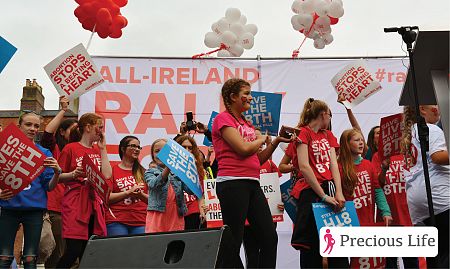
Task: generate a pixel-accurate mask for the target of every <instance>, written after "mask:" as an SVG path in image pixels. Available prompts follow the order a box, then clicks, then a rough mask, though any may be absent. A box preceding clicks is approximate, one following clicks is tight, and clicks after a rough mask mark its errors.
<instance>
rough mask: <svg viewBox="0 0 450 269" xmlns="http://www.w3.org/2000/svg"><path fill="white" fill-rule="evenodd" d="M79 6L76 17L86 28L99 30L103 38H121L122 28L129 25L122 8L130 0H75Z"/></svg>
mask: <svg viewBox="0 0 450 269" xmlns="http://www.w3.org/2000/svg"><path fill="white" fill-rule="evenodd" d="M75 2H77V3H78V4H79V6H78V7H77V8H76V9H75V11H74V14H75V17H77V18H78V21H79V22H80V23H81V25H82V26H83V28H84V29H86V30H88V31H91V32H94V31H95V32H97V34H98V36H99V37H101V38H107V37H111V38H119V37H121V36H122V28H124V27H125V26H127V24H128V21H127V19H126V18H125V17H124V16H122V14H120V8H121V7H124V6H126V4H127V3H128V0H75Z"/></svg>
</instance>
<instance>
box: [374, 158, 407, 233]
mask: <svg viewBox="0 0 450 269" xmlns="http://www.w3.org/2000/svg"><path fill="white" fill-rule="evenodd" d="M372 165H373V167H374V170H375V173H376V175H377V178H378V175H379V173H380V172H381V161H380V158H379V156H378V152H376V153H375V154H374V155H373V156H372ZM404 169H405V158H404V156H403V155H395V156H391V164H390V165H389V169H388V170H387V171H386V183H385V185H384V186H383V192H384V195H385V196H386V200H387V202H388V204H389V207H390V209H391V214H392V218H393V223H392V224H393V225H401V226H412V222H411V217H410V215H409V210H408V203H407V199H406V182H405V177H404V175H403V170H404Z"/></svg>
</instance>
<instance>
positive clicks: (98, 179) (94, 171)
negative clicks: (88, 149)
mask: <svg viewBox="0 0 450 269" xmlns="http://www.w3.org/2000/svg"><path fill="white" fill-rule="evenodd" d="M83 168H84V171H85V172H86V177H87V180H88V182H89V183H90V184H91V186H92V187H93V188H94V190H95V191H96V192H97V194H98V195H99V196H100V198H101V199H102V201H103V202H104V203H105V204H109V195H110V192H111V190H110V188H109V185H108V183H107V181H106V179H105V177H104V176H103V174H102V173H101V172H100V170H99V169H98V167H97V166H96V165H95V164H94V162H93V161H92V160H91V158H89V155H88V154H87V153H86V154H85V155H84V156H83Z"/></svg>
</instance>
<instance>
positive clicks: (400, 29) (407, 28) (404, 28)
mask: <svg viewBox="0 0 450 269" xmlns="http://www.w3.org/2000/svg"><path fill="white" fill-rule="evenodd" d="M416 29H419V27H418V26H402V27H390V28H384V32H385V33H395V32H399V33H402V32H405V31H411V30H416Z"/></svg>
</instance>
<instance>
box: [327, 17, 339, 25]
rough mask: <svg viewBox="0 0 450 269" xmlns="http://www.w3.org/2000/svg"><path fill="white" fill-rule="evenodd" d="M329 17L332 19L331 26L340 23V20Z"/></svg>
mask: <svg viewBox="0 0 450 269" xmlns="http://www.w3.org/2000/svg"><path fill="white" fill-rule="evenodd" d="M328 17H329V18H330V24H331V25H335V24H336V23H338V22H339V19H338V18H333V17H330V16H328Z"/></svg>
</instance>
